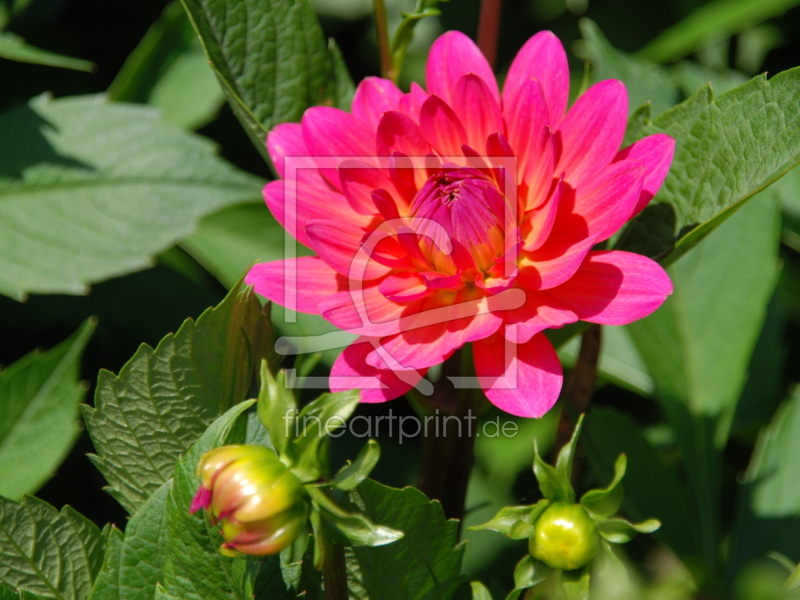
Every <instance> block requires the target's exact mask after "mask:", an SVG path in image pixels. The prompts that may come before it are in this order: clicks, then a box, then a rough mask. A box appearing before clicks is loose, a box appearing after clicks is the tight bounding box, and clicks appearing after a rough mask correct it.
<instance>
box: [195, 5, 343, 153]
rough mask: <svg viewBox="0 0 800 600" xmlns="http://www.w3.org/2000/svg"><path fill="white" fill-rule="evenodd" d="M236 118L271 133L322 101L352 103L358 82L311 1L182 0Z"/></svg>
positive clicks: (259, 132)
mask: <svg viewBox="0 0 800 600" xmlns="http://www.w3.org/2000/svg"><path fill="white" fill-rule="evenodd" d="M181 1H182V2H183V5H184V7H185V8H186V11H187V12H188V13H189V18H190V19H191V20H192V24H193V25H194V28H195V30H196V31H197V34H198V35H199V36H200V41H201V43H202V44H203V48H204V49H205V51H206V56H207V57H208V60H209V62H210V63H211V65H212V67H213V69H214V71H215V72H216V74H217V77H218V78H219V81H220V85H221V86H222V89H223V90H224V92H225V95H226V96H227V98H228V102H230V104H231V107H232V108H233V110H234V112H235V113H236V116H237V117H238V118H239V120H240V121H241V123H242V125H243V126H244V128H245V130H246V131H247V133H248V135H249V136H250V138H251V139H252V140H253V143H254V144H255V146H256V147H257V148H258V149H259V151H260V152H262V154H264V155H265V156H266V151H265V145H264V144H265V139H266V135H267V132H268V131H269V130H270V129H272V127H274V126H275V125H277V124H278V123H283V122H285V121H298V120H299V119H300V117H301V116H302V114H303V111H304V110H305V109H306V108H308V107H309V106H313V105H315V104H327V105H333V106H342V107H347V106H349V102H350V97H351V94H352V81H351V80H350V76H349V75H348V74H347V70H346V68H345V67H344V65H343V63H342V59H341V55H340V54H339V51H338V50H337V49H336V48H335V46H330V47H329V46H328V45H327V44H326V42H325V38H324V36H323V34H322V30H321V28H320V26H319V23H318V22H317V18H316V15H315V14H314V11H313V10H312V9H311V6H310V5H309V4H308V2H307V0H299V1H296V0H268V1H267V2H263V1H260V0H181Z"/></svg>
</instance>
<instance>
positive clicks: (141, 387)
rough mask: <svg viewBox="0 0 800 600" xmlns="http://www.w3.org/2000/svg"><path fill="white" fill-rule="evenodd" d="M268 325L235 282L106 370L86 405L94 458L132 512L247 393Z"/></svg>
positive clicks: (251, 297) (254, 302)
mask: <svg viewBox="0 0 800 600" xmlns="http://www.w3.org/2000/svg"><path fill="white" fill-rule="evenodd" d="M268 327H269V322H268V320H267V319H266V318H265V317H264V316H263V313H262V309H261V305H260V304H259V302H258V300H256V298H255V295H254V294H253V292H252V289H251V288H246V289H244V290H243V291H241V292H239V291H237V288H234V289H233V290H232V291H231V292H230V293H229V294H228V296H227V298H226V299H225V300H224V301H223V302H222V303H221V304H220V305H219V306H218V307H217V308H214V309H209V310H207V311H206V312H204V313H203V314H202V315H201V316H200V318H199V319H198V320H197V322H196V323H195V322H194V321H192V320H191V319H188V320H186V321H185V322H184V323H183V325H182V326H181V328H180V329H179V330H178V332H177V333H175V334H174V335H173V334H170V335H168V336H166V337H165V338H164V339H163V340H161V342H160V343H159V345H158V346H157V347H156V349H155V350H153V349H152V348H150V347H149V346H147V345H142V346H140V347H139V350H138V351H137V352H136V354H135V355H134V356H133V358H132V359H131V360H130V361H129V362H128V363H127V364H126V365H125V366H124V367H123V368H122V371H121V372H120V374H119V376H116V375H114V374H112V373H110V372H108V371H101V372H100V375H99V377H98V384H97V390H96V393H95V406H94V408H91V407H88V406H86V407H84V419H85V420H86V425H87V428H88V430H89V435H90V436H91V438H92V442H93V443H94V446H95V449H96V451H97V456H90V458H91V459H92V462H93V463H94V464H95V465H96V466H97V468H98V469H100V471H101V472H102V473H103V475H104V476H105V478H106V481H107V482H108V484H109V488H108V491H109V493H111V495H112V496H114V498H116V499H117V500H118V501H119V502H120V504H122V506H123V507H124V508H125V509H126V510H127V511H128V512H130V513H133V512H136V510H137V509H138V508H139V507H140V506H141V505H142V504H143V503H144V501H145V500H146V499H147V498H148V497H149V496H150V495H151V494H152V493H153V492H155V491H156V490H157V489H158V488H159V487H160V486H161V485H162V484H163V483H164V482H166V481H167V480H168V479H169V478H170V476H171V474H172V471H173V469H174V467H175V463H176V462H177V460H178V457H179V456H180V455H181V454H183V453H184V452H186V451H187V450H188V449H189V447H190V446H191V445H192V444H193V443H194V442H195V440H197V438H198V437H200V435H201V434H202V433H203V431H205V428H206V427H207V425H208V424H209V423H211V422H212V421H213V420H214V419H215V418H216V417H217V416H218V415H219V414H220V413H221V412H222V411H224V410H225V409H226V408H227V407H229V406H232V405H234V404H236V403H237V402H240V401H241V400H244V399H245V397H246V396H247V394H248V391H249V383H250V381H251V377H252V374H253V369H254V365H255V364H259V363H260V359H261V358H262V356H263V349H264V347H265V346H269V343H268V340H269V337H270V335H271V334H270V332H269V331H268ZM265 342H267V343H266V344H265Z"/></svg>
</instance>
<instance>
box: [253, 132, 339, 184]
mask: <svg viewBox="0 0 800 600" xmlns="http://www.w3.org/2000/svg"><path fill="white" fill-rule="evenodd" d="M267 153H268V154H269V157H270V159H271V160H272V164H273V165H274V166H275V170H276V171H277V172H278V175H279V176H280V178H281V179H286V178H287V177H288V176H289V174H290V173H289V169H287V166H286V158H288V157H301V158H307V157H309V156H311V155H310V154H309V152H308V148H306V143H305V141H304V140H303V126H302V125H300V123H281V124H280V125H276V126H275V127H274V128H273V129H272V130H271V131H270V132H269V133H268V134H267ZM294 179H297V180H298V181H305V182H307V183H310V184H312V185H316V186H318V187H328V183H327V182H326V181H325V179H323V177H322V175H321V174H320V172H319V171H318V170H317V169H297V170H295V171H294Z"/></svg>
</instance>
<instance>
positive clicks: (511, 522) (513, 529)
mask: <svg viewBox="0 0 800 600" xmlns="http://www.w3.org/2000/svg"><path fill="white" fill-rule="evenodd" d="M549 504H550V501H549V500H539V502H537V503H536V504H533V505H531V506H505V507H503V508H501V509H500V512H498V513H497V514H496V515H495V516H494V517H493V518H492V520H491V521H488V522H486V523H483V524H482V525H473V526H472V527H470V528H469V529H470V531H480V530H482V529H491V530H492V531H497V532H498V533H502V534H503V535H507V536H508V537H510V538H511V539H512V540H525V539H528V538H529V537H531V535H533V530H534V527H535V524H536V520H537V519H538V518H539V516H540V515H541V514H542V513H543V512H544V511H545V509H546V508H547V506H548V505H549Z"/></svg>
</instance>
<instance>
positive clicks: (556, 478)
mask: <svg viewBox="0 0 800 600" xmlns="http://www.w3.org/2000/svg"><path fill="white" fill-rule="evenodd" d="M533 474H534V475H536V480H537V481H538V482H539V490H540V491H541V492H542V496H544V497H545V498H547V499H548V500H553V501H555V502H566V503H567V504H572V503H573V502H574V501H575V491H574V490H573V489H572V485H571V484H570V481H569V478H565V477H564V476H563V475H562V474H561V473H560V472H559V471H558V470H557V469H556V468H555V467H552V466H551V465H548V464H547V463H546V462H544V461H543V460H542V457H541V456H539V449H538V447H537V445H536V440H534V441H533Z"/></svg>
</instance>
